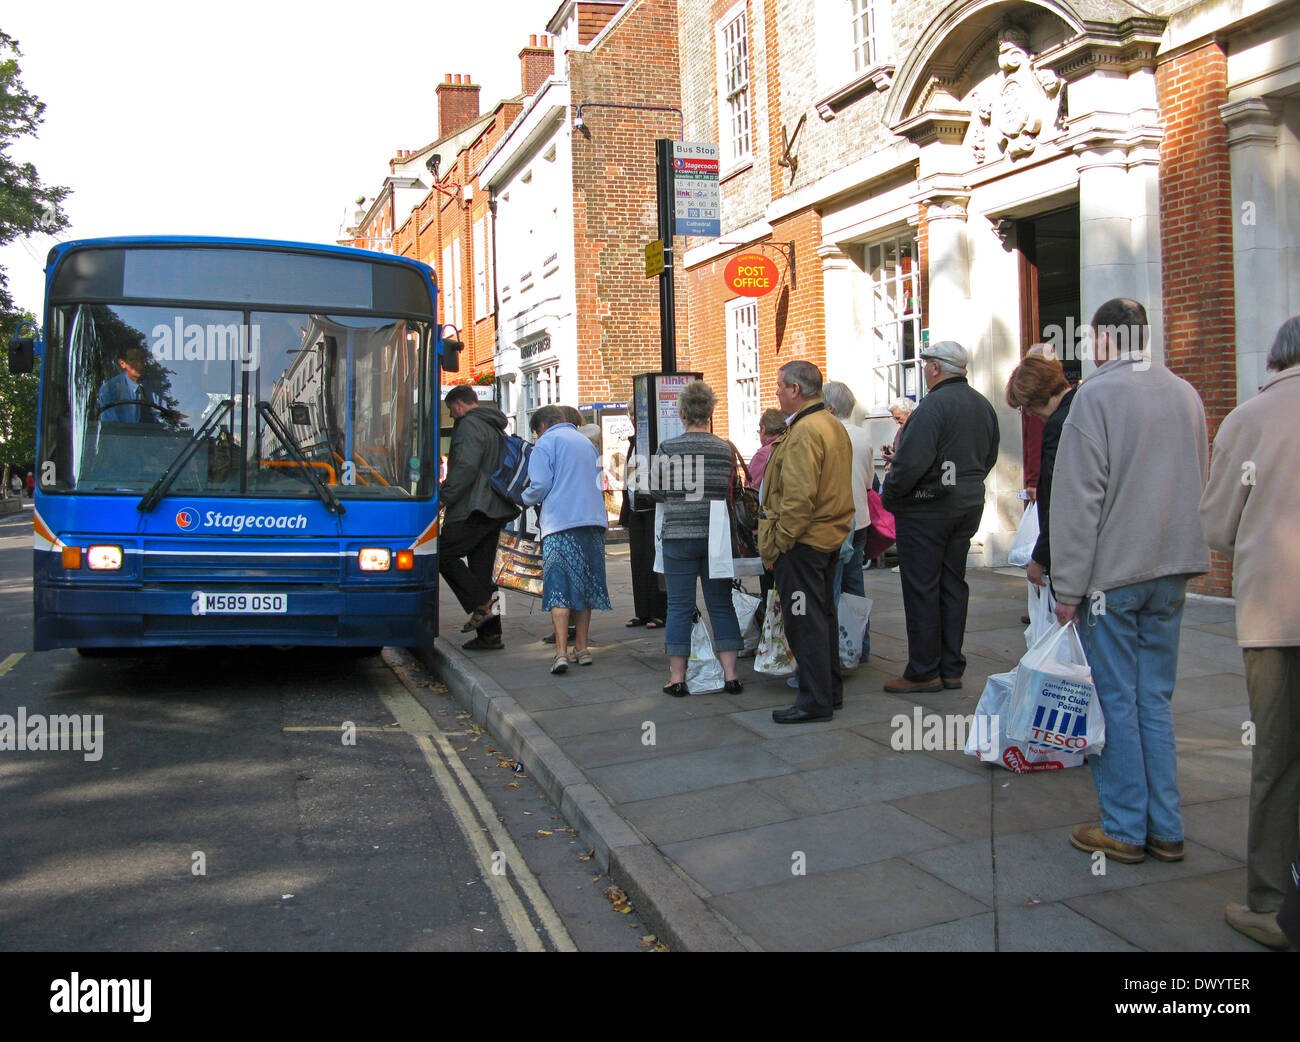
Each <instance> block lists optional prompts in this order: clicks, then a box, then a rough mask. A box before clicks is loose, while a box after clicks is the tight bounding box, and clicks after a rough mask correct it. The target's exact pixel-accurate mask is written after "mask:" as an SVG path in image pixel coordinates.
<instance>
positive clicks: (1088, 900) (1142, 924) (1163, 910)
mask: <svg viewBox="0 0 1300 1042" xmlns="http://www.w3.org/2000/svg"><path fill="white" fill-rule="evenodd" d="M1245 893H1246V870H1245V869H1244V868H1241V869H1237V870H1235V871H1228V872H1215V873H1211V874H1209V875H1198V876H1196V877H1194V878H1191V879H1179V880H1175V881H1174V882H1172V883H1167V884H1163V885H1162V884H1157V883H1148V884H1146V885H1144V886H1136V887H1128V888H1125V889H1122V890H1119V891H1116V892H1112V893H1105V894H1093V895H1088V896H1081V897H1078V898H1075V899H1074V900H1071V901H1069V902H1067V903H1068V905H1069V907H1070V908H1072V909H1074V910H1075V911H1077V912H1078V913H1079V914H1080V915H1084V916H1086V917H1087V918H1089V919H1091V920H1092V921H1093V922H1094V923H1097V924H1098V925H1099V926H1102V927H1105V928H1106V929H1107V930H1110V931H1111V932H1112V933H1114V934H1117V935H1118V936H1120V937H1123V938H1124V939H1125V940H1127V941H1129V942H1130V943H1132V944H1134V945H1136V946H1137V947H1139V948H1142V949H1144V950H1146V951H1154V952H1172V951H1181V952H1199V951H1213V952H1263V953H1266V952H1267V949H1266V948H1264V947H1263V946H1262V945H1259V944H1256V943H1255V942H1254V941H1252V940H1251V939H1250V938H1248V937H1244V936H1242V935H1241V934H1239V933H1237V931H1236V930H1234V929H1233V928H1232V927H1231V926H1229V925H1228V924H1227V923H1226V922H1224V919H1223V909H1224V906H1225V905H1228V904H1240V903H1241V902H1242V901H1244V900H1245Z"/></svg>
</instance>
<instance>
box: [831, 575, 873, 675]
mask: <svg viewBox="0 0 1300 1042" xmlns="http://www.w3.org/2000/svg"><path fill="white" fill-rule="evenodd" d="M838 613H839V624H840V669H857V668H858V659H859V658H860V657H861V656H862V634H863V633H865V632H866V629H867V622H868V620H869V619H870V618H871V598H870V597H860V596H858V595H857V594H856V593H841V594H840V604H839V608H838Z"/></svg>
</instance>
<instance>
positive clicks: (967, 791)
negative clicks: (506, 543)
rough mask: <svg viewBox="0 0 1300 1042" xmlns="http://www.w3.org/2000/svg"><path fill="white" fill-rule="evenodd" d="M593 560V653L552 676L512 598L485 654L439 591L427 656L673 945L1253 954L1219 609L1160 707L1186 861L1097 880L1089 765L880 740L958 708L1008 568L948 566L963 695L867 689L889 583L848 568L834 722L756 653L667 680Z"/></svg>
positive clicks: (892, 629) (1189, 616)
mask: <svg viewBox="0 0 1300 1042" xmlns="http://www.w3.org/2000/svg"><path fill="white" fill-rule="evenodd" d="M607 563H608V575H609V583H610V594H611V597H612V599H613V602H614V611H612V612H597V613H596V616H595V620H594V624H593V627H592V649H593V652H594V655H595V664H594V665H593V666H591V667H590V668H579V667H577V666H570V667H569V671H568V673H567V674H565V675H562V676H551V675H550V673H549V672H548V666H549V665H550V663H551V661H552V657H553V656H552V652H551V646H550V645H544V644H542V643H541V637H542V636H543V635H544V634H546V633H547V632H549V629H550V623H549V617H548V616H547V615H544V614H543V613H542V612H541V610H540V607H539V602H538V601H536V600H533V599H531V598H524V597H518V596H515V595H510V596H508V598H507V604H506V612H507V614H506V618H505V619H504V632H505V642H506V645H507V647H506V650H505V651H500V652H477V653H476V652H464V651H462V650H461V648H460V644H461V642H462V640H463V638H462V637H461V636H460V635H459V633H458V632H457V631H458V630H459V624H460V622H461V621H463V612H461V610H460V608H459V606H458V605H457V604H456V602H455V600H454V598H452V597H451V596H450V595H449V594H444V596H443V600H442V619H443V622H442V629H443V632H444V634H446V637H445V638H444V639H442V640H440V641H439V645H438V646H439V650H438V653H437V654H436V655H435V656H434V661H433V666H434V668H435V671H436V672H438V673H439V674H440V676H441V678H442V679H443V681H444V682H445V683H447V684H448V686H449V687H450V688H451V689H452V691H453V692H454V693H455V694H456V696H457V697H458V698H459V699H460V700H461V701H462V702H463V704H465V705H467V706H472V708H473V711H474V714H475V717H476V719H479V720H480V721H482V722H484V723H485V724H486V726H487V727H488V728H489V729H490V730H491V731H492V732H493V734H494V735H495V736H496V737H497V739H498V740H499V741H500V742H501V743H502V745H503V747H504V748H506V749H508V750H509V751H510V754H511V755H512V756H514V757H516V758H518V759H520V760H521V761H522V762H523V763H524V765H525V766H526V767H527V769H528V770H529V772H530V773H531V774H532V775H533V776H534V777H536V778H538V779H539V781H541V783H542V785H543V787H544V788H545V789H546V790H547V792H548V794H549V795H550V796H551V798H553V799H554V800H555V801H556V802H557V804H558V805H559V806H560V808H561V811H562V813H564V815H565V816H566V817H567V818H568V819H569V821H570V822H571V824H573V825H574V826H575V827H576V828H578V829H579V831H580V832H581V834H582V835H583V836H584V837H585V839H586V841H587V842H589V843H590V844H591V845H592V846H594V847H595V848H596V850H597V856H598V858H599V859H600V860H601V862H602V864H605V865H608V867H609V870H610V872H611V874H612V875H614V877H615V879H616V880H617V881H619V882H620V884H621V885H623V886H624V887H625V889H627V890H628V891H629V893H630V894H631V896H632V898H633V901H634V903H636V905H637V909H638V913H639V914H641V915H642V916H644V917H645V918H646V919H647V920H648V921H650V922H651V923H652V924H654V925H655V926H656V928H657V931H658V932H659V934H660V936H661V937H663V938H664V939H665V940H667V941H669V943H670V944H671V945H672V946H673V947H674V948H677V949H679V950H681V949H693V950H702V949H714V950H719V949H721V950H727V949H740V948H751V949H769V950H814V949H816V950H829V949H838V950H849V951H912V950H926V951H934V950H938V951H993V950H1003V951H1010V950H1043V951H1061V950H1070V951H1135V950H1150V951H1242V952H1256V951H1261V952H1262V951H1264V949H1263V948H1261V947H1259V946H1258V945H1256V944H1254V943H1253V942H1251V941H1249V940H1247V939H1246V938H1244V937H1241V936H1240V935H1239V934H1237V933H1235V932H1234V931H1233V930H1232V929H1231V928H1229V927H1228V926H1227V924H1226V923H1225V922H1224V921H1223V907H1224V905H1225V904H1227V903H1229V902H1233V901H1242V900H1244V898H1245V869H1244V856H1245V854H1244V851H1245V840H1246V814H1247V803H1248V796H1249V792H1250V751H1249V749H1248V748H1247V747H1246V746H1244V745H1243V744H1242V724H1243V722H1244V721H1245V720H1247V719H1248V710H1247V702H1246V693H1245V681H1244V677H1243V664H1242V657H1241V652H1240V650H1239V649H1238V647H1237V644H1236V640H1235V637H1234V628H1233V609H1232V606H1231V604H1230V603H1227V602H1223V601H1215V600H1201V599H1189V601H1188V605H1187V610H1186V613H1185V616H1184V622H1183V639H1182V649H1181V656H1180V660H1179V672H1178V677H1179V684H1178V688H1177V691H1176V693H1175V696H1174V710H1175V722H1176V728H1177V738H1178V779H1179V784H1180V786H1181V790H1182V797H1183V813H1184V819H1185V823H1186V829H1187V857H1186V859H1185V860H1184V861H1182V862H1180V863H1176V864H1164V863H1161V862H1157V861H1155V860H1153V859H1150V858H1148V859H1147V860H1146V862H1144V863H1143V864H1140V865H1121V864H1117V863H1116V862H1114V861H1110V862H1109V863H1108V864H1107V865H1106V866H1105V874H1104V875H1095V874H1094V872H1093V863H1092V860H1091V858H1090V857H1089V856H1088V855H1086V854H1083V853H1080V852H1079V851H1076V850H1075V849H1074V848H1073V847H1071V846H1070V845H1069V842H1068V838H1067V837H1068V834H1069V829H1070V827H1071V826H1073V825H1075V824H1078V823H1080V822H1085V821H1095V820H1097V801H1096V794H1095V791H1094V789H1093V785H1092V779H1091V775H1090V772H1089V770H1088V769H1087V767H1081V768H1074V769H1071V770H1065V771H1049V772H1042V773H1037V774H1025V775H1016V774H1012V773H1010V772H1009V771H1006V770H1003V769H1002V768H1000V767H996V766H988V765H984V764H981V763H979V762H977V761H976V760H975V759H973V758H971V757H967V756H965V755H963V754H962V753H961V752H960V751H941V750H939V751H918V752H898V751H895V750H894V749H892V748H891V747H890V737H891V734H892V733H893V727H892V725H891V721H892V720H893V719H894V717H895V716H897V715H899V714H903V715H905V716H907V717H911V715H912V711H913V708H914V707H916V706H920V707H921V708H922V709H923V711H925V712H931V711H933V712H937V713H960V714H968V713H971V712H973V711H974V708H975V703H976V702H977V700H978V698H979V695H980V692H981V690H982V689H983V686H984V680H985V678H986V677H987V676H988V675H989V674H991V673H1000V672H1004V671H1006V670H1008V669H1010V668H1012V667H1013V666H1014V665H1015V663H1016V661H1017V660H1018V659H1019V657H1020V655H1021V654H1023V652H1024V627H1023V626H1022V625H1021V624H1020V622H1019V616H1020V614H1021V613H1022V612H1023V611H1024V610H1025V583H1024V579H1023V576H1022V575H1021V574H1020V573H1017V572H1015V571H1014V570H1010V569H1008V570H995V571H973V572H971V573H970V574H969V576H968V578H969V581H970V586H971V603H970V618H969V622H968V625H967V632H966V646H965V650H966V654H967V658H968V663H969V664H968V667H967V672H966V678H965V681H966V683H965V687H964V689H963V690H961V691H945V692H943V693H940V694H932V695H916V696H912V697H898V696H893V695H888V694H886V693H884V691H883V690H882V688H881V685H882V683H883V682H884V680H886V679H888V678H889V677H892V676H896V675H898V674H899V673H901V672H902V667H903V664H904V662H905V660H906V641H905V631H904V622H903V610H902V600H901V595H900V592H899V579H898V575H897V574H895V573H893V572H876V571H868V572H867V573H866V580H867V595H868V596H869V597H871V598H873V600H874V602H875V606H874V609H873V612H872V618H871V635H872V649H871V651H872V654H871V662H870V663H869V664H868V665H866V666H863V667H861V668H860V669H859V670H858V671H857V672H856V673H855V674H854V675H852V676H851V677H849V678H846V682H845V708H844V709H843V710H842V711H838V712H836V714H835V718H834V719H833V720H832V721H831V722H829V723H827V724H807V725H800V726H793V727H792V726H781V725H777V724H774V723H773V722H772V720H771V715H770V714H771V710H772V709H774V708H778V707H781V706H785V705H788V704H790V703H791V702H792V701H793V692H792V691H790V689H788V688H787V687H786V685H785V681H784V680H783V679H770V678H766V677H761V676H758V675H755V674H754V673H753V668H752V666H753V660H752V659H742V660H741V677H742V679H743V680H744V682H745V691H744V693H743V694H741V695H738V696H728V695H723V694H717V695H704V696H691V697H688V698H683V699H675V698H670V697H668V696H666V695H664V694H663V693H662V692H661V691H660V688H661V686H662V685H663V684H664V683H666V682H667V679H668V669H667V660H666V659H665V657H664V654H663V634H662V631H647V630H645V629H627V628H625V626H624V623H625V622H626V620H627V619H628V618H629V617H630V615H631V614H632V611H631V580H630V577H629V571H628V562H627V546H626V544H623V545H611V546H610V548H609V552H608V559H607ZM748 585H750V586H753V587H756V581H754V580H750V581H749V583H748ZM650 725H653V726H650ZM651 735H653V742H652V743H651V741H650V739H651Z"/></svg>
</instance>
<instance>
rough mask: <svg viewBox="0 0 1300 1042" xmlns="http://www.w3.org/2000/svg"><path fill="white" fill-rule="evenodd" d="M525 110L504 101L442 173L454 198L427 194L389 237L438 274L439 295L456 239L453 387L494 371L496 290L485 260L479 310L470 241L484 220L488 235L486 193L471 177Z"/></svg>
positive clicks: (403, 252)
mask: <svg viewBox="0 0 1300 1042" xmlns="http://www.w3.org/2000/svg"><path fill="white" fill-rule="evenodd" d="M522 108H523V106H522V105H521V104H520V103H519V102H502V103H501V104H500V105H498V106H497V108H496V110H495V112H494V114H493V118H492V120H491V121H490V122H489V123H487V124H486V126H484V128H483V130H482V131H481V132H480V133H479V134H478V136H477V137H475V138H474V140H473V141H472V142H470V144H469V145H468V146H467V147H466V148H463V149H461V151H460V152H458V153H457V155H456V158H455V159H454V160H453V161H452V162H451V163H450V164H447V165H446V166H444V167H443V169H442V174H443V179H442V181H441V184H442V185H443V186H444V187H447V188H449V189H451V190H452V191H453V192H455V189H456V186H458V185H459V186H461V189H460V191H459V192H458V193H456V194H455V195H454V197H452V196H448V195H446V194H444V193H443V192H439V191H430V192H429V194H428V195H426V196H425V197H424V199H423V200H421V202H420V204H419V205H418V206H417V207H415V209H414V210H412V211H411V216H410V217H409V218H408V219H407V220H406V222H405V223H404V224H403V225H402V227H401V228H399V229H398V230H397V232H396V233H395V234H394V236H393V250H394V252H396V253H397V254H399V255H401V256H405V257H415V258H416V259H418V260H421V261H423V262H424V263H425V264H428V265H429V266H430V267H432V268H433V270H434V271H435V272H436V273H437V276H438V283H439V286H440V288H441V290H442V292H443V293H445V291H446V288H447V287H446V285H445V280H446V279H447V278H449V277H450V275H449V273H446V272H444V271H443V267H442V250H443V247H444V246H446V245H447V244H448V243H449V242H451V240H452V239H453V238H455V237H456V236H457V235H459V242H460V251H461V261H460V275H461V277H460V297H461V317H462V328H461V342H462V343H463V344H464V345H465V351H464V353H463V354H462V355H461V371H460V373H459V374H458V375H457V376H456V377H455V378H453V380H452V381H451V382H455V380H459V379H470V378H472V377H474V376H477V375H478V374H479V373H483V372H487V371H490V370H491V369H492V368H493V366H494V356H495V351H496V318H495V315H494V314H493V310H492V304H493V302H492V300H491V299H490V297H491V294H492V291H493V290H494V288H495V285H496V283H495V277H494V272H493V271H492V268H491V259H492V258H491V256H489V257H488V262H489V263H488V273H487V283H488V287H487V288H488V293H489V300H488V301H487V302H486V305H485V307H483V308H482V309H480V308H478V306H477V303H476V301H475V299H474V294H475V283H474V253H473V250H475V249H481V248H482V244H481V242H480V243H475V242H473V223H474V221H476V220H480V219H484V220H486V221H487V222H488V229H489V235H490V229H491V220H492V218H491V214H490V212H489V208H488V194H487V191H486V190H482V191H480V189H479V185H478V179H477V178H473V177H471V174H472V173H473V171H474V170H475V169H477V168H478V166H479V165H480V164H481V163H482V162H483V160H484V159H485V158H486V157H487V154H488V153H489V152H490V151H491V150H492V148H493V147H494V146H495V145H496V143H497V142H498V141H499V140H500V138H501V135H502V134H504V133H505V131H506V130H507V129H508V128H509V126H510V124H511V123H513V122H514V120H515V118H516V117H517V116H518V115H519V113H520V111H521V110H522ZM466 187H468V188H469V190H470V197H471V198H470V202H469V204H468V206H466V205H465V198H464V196H465V188H466ZM445 306H446V298H445V296H443V295H442V294H441V293H440V295H439V297H438V308H439V314H440V315H443V316H444V320H445V315H446V312H445V311H444V310H443V309H444V308H445ZM478 310H483V311H485V312H486V315H485V317H484V318H482V319H480V320H477V321H476V320H475V317H474V316H475V313H476V311H478Z"/></svg>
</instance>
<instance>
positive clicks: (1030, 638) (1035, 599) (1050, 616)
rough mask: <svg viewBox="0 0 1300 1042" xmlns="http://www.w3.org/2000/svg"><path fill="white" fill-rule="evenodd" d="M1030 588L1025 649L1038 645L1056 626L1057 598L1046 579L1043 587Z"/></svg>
mask: <svg viewBox="0 0 1300 1042" xmlns="http://www.w3.org/2000/svg"><path fill="white" fill-rule="evenodd" d="M1026 585H1028V587H1029V607H1028V609H1027V612H1028V615H1029V625H1028V626H1027V627H1026V628H1025V649H1026V650H1028V649H1029V648H1032V647H1033V646H1034V645H1035V644H1037V643H1038V641H1039V639H1040V638H1041V637H1043V636H1045V635H1046V634H1047V631H1048V630H1050V629H1051V628H1052V627H1053V626H1055V625H1056V598H1055V597H1053V596H1052V590H1051V587H1050V586H1048V585H1047V579H1046V577H1044V579H1043V585H1042V586H1035V585H1034V584H1033V583H1027V584H1026Z"/></svg>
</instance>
